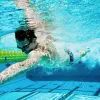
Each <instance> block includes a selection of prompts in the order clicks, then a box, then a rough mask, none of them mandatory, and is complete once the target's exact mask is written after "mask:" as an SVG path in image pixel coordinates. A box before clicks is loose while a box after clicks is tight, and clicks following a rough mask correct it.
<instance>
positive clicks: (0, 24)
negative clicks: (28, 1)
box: [0, 0, 100, 100]
mask: <svg viewBox="0 0 100 100" xmlns="http://www.w3.org/2000/svg"><path fill="white" fill-rule="evenodd" d="M32 3H34V5H35V6H36V9H35V11H36V12H37V13H40V18H41V19H42V20H44V21H46V22H47V23H48V24H47V25H48V27H49V28H50V29H49V30H48V31H49V32H50V33H51V34H52V35H53V36H54V37H55V38H57V39H59V40H60V41H64V42H66V43H80V45H81V43H82V46H83V47H86V46H89V47H90V48H92V50H91V53H90V54H88V55H87V56H86V57H85V58H83V59H82V62H84V63H82V64H81V65H78V66H74V70H73V71H69V72H66V70H65V71H64V72H63V70H61V69H60V71H57V72H56V74H57V75H58V76H59V75H62V76H63V75H69V74H70V73H71V74H72V77H73V76H74V75H76V76H77V75H80V76H82V75H83V76H84V75H86V76H88V75H90V76H92V75H97V76H98V75H100V74H99V70H100V56H99V54H100V47H99V44H100V27H99V24H100V0H44V1H42V0H32ZM22 21H23V22H22ZM20 24H21V25H22V24H25V17H24V13H23V10H21V9H18V8H17V7H16V6H15V4H14V2H13V1H10V0H0V36H2V37H1V38H0V48H3V49H6V50H8V49H9V50H18V49H17V48H16V43H15V39H14V34H13V33H14V31H15V30H16V28H18V27H19V26H20ZM73 48H78V46H77V45H74V47H73ZM80 48H81V47H80ZM90 58H91V59H90ZM84 64H85V65H84ZM82 66H83V67H84V68H82ZM75 68H76V69H77V70H76V69H75ZM86 68H88V70H87V69H86ZM40 71H41V69H40ZM61 71H62V73H63V74H60V72H61ZM33 72H34V71H33ZM42 72H43V71H41V73H40V74H41V75H42V74H43V73H42ZM85 72H86V73H85ZM66 73H67V74H66ZM91 73H93V74H91ZM38 75H39V74H38ZM44 75H45V74H44ZM33 76H34V74H33ZM72 79H73V78H72ZM83 79H84V78H82V80H83ZM33 80H34V79H33ZM82 80H81V81H82ZM97 81H98V80H97ZM15 86H17V83H16V85H15ZM98 88H99V86H98ZM27 91H28V90H27ZM81 92H82V91H81ZM81 92H80V93H81ZM78 93H79V92H78ZM89 93H90V92H89ZM89 93H87V94H89ZM94 93H95V92H94ZM26 94H27V93H26ZM83 94H84V93H83ZM85 94H86V93H85ZM40 95H42V94H40ZM59 95H60V94H59ZM62 95H64V94H62ZM99 95H100V94H99ZM76 98H78V97H77V96H76ZM69 100H71V99H69ZM73 100H75V99H73ZM77 100H78V99H77ZM91 100H92V99H91ZM98 100H99V99H98Z"/></svg>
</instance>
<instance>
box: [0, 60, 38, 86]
mask: <svg viewBox="0 0 100 100" xmlns="http://www.w3.org/2000/svg"><path fill="white" fill-rule="evenodd" d="M38 60H39V59H27V60H25V61H23V62H19V63H16V64H12V65H11V66H9V67H8V68H7V69H5V70H4V71H3V72H1V73H0V84H3V83H5V82H6V81H8V80H10V79H12V78H13V77H15V76H17V75H19V74H21V73H23V72H26V71H28V70H30V69H31V68H33V67H34V66H35V65H36V64H37V62H38Z"/></svg>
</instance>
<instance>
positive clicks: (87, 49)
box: [80, 47, 90, 57]
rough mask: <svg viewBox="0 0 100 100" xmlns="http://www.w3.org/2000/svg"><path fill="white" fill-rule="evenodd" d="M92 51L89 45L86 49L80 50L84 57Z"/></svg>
mask: <svg viewBox="0 0 100 100" xmlns="http://www.w3.org/2000/svg"><path fill="white" fill-rule="evenodd" d="M89 52H90V48H89V47H87V48H86V50H81V51H80V55H81V57H84V56H85V55H86V54H87V53H89Z"/></svg>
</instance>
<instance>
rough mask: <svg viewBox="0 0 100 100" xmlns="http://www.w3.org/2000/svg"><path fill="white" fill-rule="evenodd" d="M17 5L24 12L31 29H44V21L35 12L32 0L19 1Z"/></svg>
mask: <svg viewBox="0 0 100 100" xmlns="http://www.w3.org/2000/svg"><path fill="white" fill-rule="evenodd" d="M15 4H16V6H17V7H18V8H21V9H23V10H24V14H25V17H26V20H27V24H28V26H29V27H30V28H42V29H44V26H43V24H42V21H41V20H40V18H39V17H38V15H37V14H36V13H35V12H34V6H31V0H18V1H17V2H15Z"/></svg>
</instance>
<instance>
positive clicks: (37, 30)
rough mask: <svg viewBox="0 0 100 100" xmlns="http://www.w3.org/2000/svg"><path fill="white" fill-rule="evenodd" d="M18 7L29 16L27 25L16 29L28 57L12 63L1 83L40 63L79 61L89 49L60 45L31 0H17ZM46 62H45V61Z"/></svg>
mask: <svg viewBox="0 0 100 100" xmlns="http://www.w3.org/2000/svg"><path fill="white" fill-rule="evenodd" d="M15 3H16V5H17V7H19V8H21V9H24V13H25V16H26V18H27V24H28V26H26V27H20V28H18V29H17V30H16V31H15V38H16V43H17V47H18V48H19V49H21V50H22V51H23V52H25V53H26V54H28V58H27V59H26V60H24V61H22V62H18V63H15V64H12V65H11V66H9V67H8V68H6V69H5V70H4V71H2V72H1V73H0V83H1V84H2V83H5V82H6V81H8V80H9V79H12V78H13V77H15V76H17V75H19V74H20V73H23V72H26V71H29V70H31V69H33V68H34V67H35V66H36V65H37V64H38V63H40V62H41V63H43V64H44V65H43V66H46V64H50V66H51V67H57V66H56V65H57V64H59V65H71V64H74V63H78V62H79V61H80V60H81V58H82V57H84V56H85V55H86V54H87V53H88V51H89V49H86V50H83V51H79V52H75V53H73V52H72V51H70V50H68V49H65V48H61V47H59V45H60V44H59V41H56V40H55V39H54V38H53V37H52V36H51V35H50V34H49V33H46V31H45V30H46V29H45V27H44V26H43V25H42V24H41V20H40V19H39V18H38V17H37V15H36V13H35V12H33V9H32V8H31V7H30V5H29V4H30V0H17V2H15ZM74 51H75V50H74ZM44 62H45V63H44Z"/></svg>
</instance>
